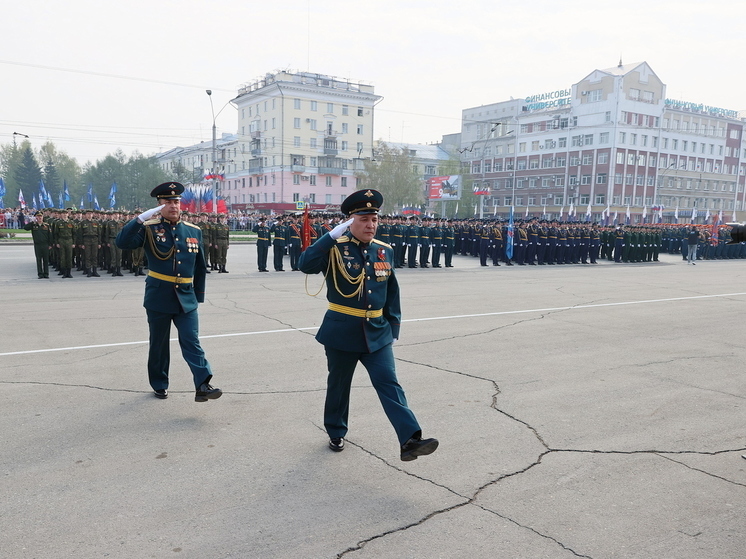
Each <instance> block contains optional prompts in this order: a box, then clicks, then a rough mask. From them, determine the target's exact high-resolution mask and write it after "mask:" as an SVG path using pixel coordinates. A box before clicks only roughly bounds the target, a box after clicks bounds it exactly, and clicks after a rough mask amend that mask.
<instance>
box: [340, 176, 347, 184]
mask: <svg viewBox="0 0 746 559" xmlns="http://www.w3.org/2000/svg"><path fill="white" fill-rule="evenodd" d="M340 185H341V186H347V177H341V178H340Z"/></svg>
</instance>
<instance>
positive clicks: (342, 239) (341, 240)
mask: <svg viewBox="0 0 746 559" xmlns="http://www.w3.org/2000/svg"><path fill="white" fill-rule="evenodd" d="M349 242H350V238H349V237H348V236H347V235H342V236H341V237H339V238H338V239H337V244H339V243H349Z"/></svg>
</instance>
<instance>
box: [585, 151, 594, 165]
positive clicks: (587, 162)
mask: <svg viewBox="0 0 746 559" xmlns="http://www.w3.org/2000/svg"><path fill="white" fill-rule="evenodd" d="M592 163H593V154H592V153H584V154H583V165H591V164H592Z"/></svg>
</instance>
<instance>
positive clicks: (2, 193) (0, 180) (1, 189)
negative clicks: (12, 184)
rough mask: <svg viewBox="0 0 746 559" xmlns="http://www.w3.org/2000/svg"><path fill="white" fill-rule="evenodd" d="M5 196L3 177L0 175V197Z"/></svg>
mask: <svg viewBox="0 0 746 559" xmlns="http://www.w3.org/2000/svg"><path fill="white" fill-rule="evenodd" d="M3 196H5V181H4V180H3V177H0V198H2V197H3Z"/></svg>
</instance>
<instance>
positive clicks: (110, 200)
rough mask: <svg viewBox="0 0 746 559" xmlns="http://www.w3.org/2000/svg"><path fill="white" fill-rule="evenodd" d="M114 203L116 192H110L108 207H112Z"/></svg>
mask: <svg viewBox="0 0 746 559" xmlns="http://www.w3.org/2000/svg"><path fill="white" fill-rule="evenodd" d="M116 205H117V195H116V194H112V195H111V196H110V197H109V209H113V208H114V206H116Z"/></svg>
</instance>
